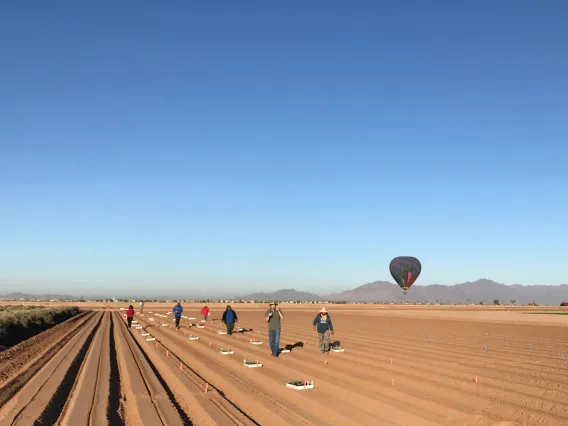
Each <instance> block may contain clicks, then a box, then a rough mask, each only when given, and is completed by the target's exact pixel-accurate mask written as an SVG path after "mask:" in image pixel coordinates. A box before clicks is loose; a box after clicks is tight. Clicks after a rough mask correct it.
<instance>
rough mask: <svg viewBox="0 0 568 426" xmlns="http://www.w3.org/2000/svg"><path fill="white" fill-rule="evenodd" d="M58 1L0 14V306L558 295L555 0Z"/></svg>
mask: <svg viewBox="0 0 568 426" xmlns="http://www.w3.org/2000/svg"><path fill="white" fill-rule="evenodd" d="M64 3H65V4H63V3H54V2H36V3H35V4H34V5H33V7H30V5H29V4H26V3H22V2H9V3H6V4H5V5H3V8H2V13H1V14H0V38H1V39H2V40H3V41H4V42H3V43H2V44H0V57H1V58H2V67H1V68H0V279H2V280H3V281H0V282H4V283H12V284H10V285H7V284H6V286H9V287H11V288H4V289H2V290H7V291H14V290H19V291H44V290H50V291H52V292H70V291H73V292H74V293H76V292H77V291H78V287H82V285H78V284H73V283H96V284H90V285H88V286H89V287H90V288H88V289H82V290H83V291H84V292H85V293H86V294H87V293H94V292H97V291H101V292H105V291H111V290H112V291H117V289H120V290H121V291H124V292H129V291H130V290H135V291H139V292H140V293H144V292H146V291H147V292H151V291H155V292H157V293H167V292H171V291H176V290H180V289H186V288H187V289H188V292H190V291H189V290H191V292H192V293H194V292H195V291H201V292H206V291H211V292H227V293H229V294H243V293H247V292H253V291H271V290H275V289H279V288H296V289H300V290H306V291H315V292H319V293H327V292H331V291H336V290H342V289H349V288H353V287H355V286H358V285H361V284H364V283H367V282H371V281H375V280H387V279H388V280H391V278H390V274H389V271H388V265H389V262H390V260H391V259H392V258H393V257H395V256H398V255H413V256H416V257H418V258H419V259H420V260H421V261H422V265H423V273H422V275H421V277H420V278H419V281H418V283H417V285H420V284H432V283H439V284H454V283H458V282H463V281H473V280H476V279H478V278H480V277H486V278H490V279H493V280H495V281H499V282H504V283H507V284H512V283H520V284H561V283H568V276H567V273H566V268H565V267H564V266H563V265H565V263H566V255H567V254H568V248H567V246H566V240H567V237H568V221H567V219H566V218H567V217H568V213H567V210H568V209H567V208H568V168H567V166H566V164H567V159H568V79H567V78H566V76H568V55H567V54H566V52H567V50H566V46H567V45H568V25H566V17H567V16H568V3H567V2H564V1H542V2H534V1H512V0H505V1H500V2H492V1H486V0H483V1H480V2H469V3H467V4H466V3H463V2H455V1H435V2H422V1H418V0H415V1H406V2H396V3H387V2H377V1H358V2H350V3H342V2H324V1H313V2H300V1H291V2H286V3H279V4H277V3H274V2H260V1H249V2H245V3H237V2H230V1H220V2H181V1H177V2H175V1H174V2H168V3H164V4H158V3H156V2H144V4H142V3H140V2H132V1H130V2H128V1H126V2H109V1H99V2H80V3H78V2H64ZM47 282H49V283H50V284H45V283H47Z"/></svg>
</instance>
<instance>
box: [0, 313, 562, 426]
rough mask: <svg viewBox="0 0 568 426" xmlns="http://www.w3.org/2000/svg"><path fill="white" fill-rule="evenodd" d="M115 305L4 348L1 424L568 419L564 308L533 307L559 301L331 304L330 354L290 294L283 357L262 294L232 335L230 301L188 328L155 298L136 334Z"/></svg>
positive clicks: (470, 422) (536, 422) (546, 422)
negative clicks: (273, 341) (274, 347)
mask: <svg viewBox="0 0 568 426" xmlns="http://www.w3.org/2000/svg"><path fill="white" fill-rule="evenodd" d="M118 307H126V306H122V305H118V304H109V305H105V306H103V305H102V304H101V305H84V306H81V308H82V309H92V311H89V312H85V313H84V314H81V315H79V316H77V317H74V318H72V319H71V320H69V321H67V322H65V323H62V324H60V325H58V326H56V327H54V328H52V329H50V330H48V331H46V332H44V333H42V334H40V335H38V336H36V337H34V338H33V339H30V340H29V341H25V342H22V343H21V344H19V345H17V346H15V347H13V348H11V349H9V350H7V351H5V352H3V353H1V354H0V424H1V425H12V424H17V425H32V424H63V425H72V426H76V425H77V426H80V425H107V424H112V425H121V424H127V425H149V426H150V425H151V426H154V425H162V424H163V425H184V424H196V425H216V424H218V425H235V424H237V425H255V424H256V425H267V424H271V425H290V424H291V425H299V424H304V425H305V424H312V425H332V424H333V425H406V426H408V425H417V426H418V425H419V426H422V425H452V426H453V425H566V424H568V359H566V361H564V360H563V359H562V354H564V355H565V357H566V358H568V315H534V313H535V312H543V311H560V309H558V308H541V307H536V308H526V307H525V308H504V307H500V308H493V307H490V308H489V307H485V308H482V307H461V308H458V307H439V306H428V307H411V306H363V305H330V306H328V309H329V311H330V313H331V317H332V320H333V323H334V326H335V328H336V333H335V336H333V339H332V341H338V342H340V344H341V346H342V347H343V348H345V352H342V353H330V354H328V355H323V354H320V353H319V348H318V344H317V335H316V333H315V332H313V331H312V329H311V322H312V320H313V317H314V316H315V313H316V312H317V310H318V306H310V305H303V306H300V305H286V304H283V305H281V308H282V311H283V314H284V316H285V320H284V322H283V328H282V336H281V342H280V343H281V344H280V346H281V347H285V346H286V345H290V346H291V347H292V350H291V352H289V353H283V354H281V355H280V357H279V358H278V359H275V358H273V357H271V356H270V351H269V348H268V338H267V333H266V324H265V323H264V321H263V312H264V310H265V309H266V306H265V305H251V304H246V305H238V304H237V305H233V308H234V309H235V310H236V311H237V313H238V314H239V320H240V321H239V324H238V326H240V327H243V328H245V329H247V330H248V329H252V331H246V332H243V333H236V334H235V335H233V336H227V335H221V334H218V330H223V329H224V328H223V327H221V326H220V325H219V318H220V317H221V314H222V310H223V307H222V306H221V305H210V307H211V309H212V315H211V317H210V321H208V322H207V324H206V325H205V328H203V329H198V328H197V327H189V324H190V323H194V324H200V322H199V320H200V316H199V309H200V306H197V305H191V304H186V305H184V314H183V315H184V316H185V317H194V318H196V320H191V321H190V320H188V319H186V318H184V319H182V323H181V325H182V327H181V329H180V330H178V331H176V330H175V329H173V328H172V327H171V326H172V325H173V318H172V315H171V314H169V315H168V312H170V311H171V308H172V307H173V304H172V305H166V304H152V305H147V306H146V307H145V309H144V315H143V316H141V315H139V314H137V315H136V318H135V320H137V321H139V324H140V325H141V326H142V328H141V329H135V328H133V329H132V330H131V331H129V330H128V329H127V327H126V318H125V317H124V315H123V314H124V312H122V311H119V310H118ZM136 308H138V306H136ZM136 310H137V311H138V309H136ZM162 324H166V325H167V326H162ZM142 333H144V334H148V335H144V336H143V335H142ZM190 335H192V336H198V337H199V340H189V336H190ZM149 338H155V340H150V341H148V340H147V339H149ZM251 339H260V340H262V342H263V344H262V345H252V344H251V343H250V340H251ZM221 347H223V348H229V349H232V350H233V351H234V352H235V353H234V355H221V354H220V353H219V350H220V348H221ZM244 359H247V360H252V361H258V362H260V363H262V364H263V366H262V367H261V368H247V367H245V366H244V365H243V360H244ZM288 380H301V381H304V380H307V381H308V382H311V381H314V382H315V387H316V388H315V389H307V390H294V389H289V388H286V387H285V383H286V382H287V381H288ZM206 389H207V392H205V390H206Z"/></svg>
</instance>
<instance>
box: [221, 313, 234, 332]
mask: <svg viewBox="0 0 568 426" xmlns="http://www.w3.org/2000/svg"><path fill="white" fill-rule="evenodd" d="M221 322H222V323H223V324H225V325H226V326H227V334H229V335H231V334H233V330H234V329H235V323H236V322H237V313H236V312H235V311H233V308H231V307H230V306H227V308H226V309H225V312H223V318H221Z"/></svg>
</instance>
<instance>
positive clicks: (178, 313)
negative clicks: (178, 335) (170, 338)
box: [172, 303, 183, 330]
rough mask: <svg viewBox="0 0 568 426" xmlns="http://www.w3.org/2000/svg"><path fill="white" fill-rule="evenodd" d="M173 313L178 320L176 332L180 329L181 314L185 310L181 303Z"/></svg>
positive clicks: (175, 307)
mask: <svg viewBox="0 0 568 426" xmlns="http://www.w3.org/2000/svg"><path fill="white" fill-rule="evenodd" d="M172 311H173V312H174V316H175V318H176V330H177V329H179V320H180V319H181V314H182V312H183V308H182V306H181V303H178V304H177V305H175V306H174V309H172Z"/></svg>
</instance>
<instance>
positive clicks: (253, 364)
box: [243, 359, 262, 368]
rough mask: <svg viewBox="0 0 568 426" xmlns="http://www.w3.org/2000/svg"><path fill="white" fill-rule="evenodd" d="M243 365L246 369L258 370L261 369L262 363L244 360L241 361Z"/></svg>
mask: <svg viewBox="0 0 568 426" xmlns="http://www.w3.org/2000/svg"><path fill="white" fill-rule="evenodd" d="M243 365H244V366H245V367H248V368H260V367H262V363H261V362H258V361H247V360H246V359H245V360H243Z"/></svg>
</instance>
